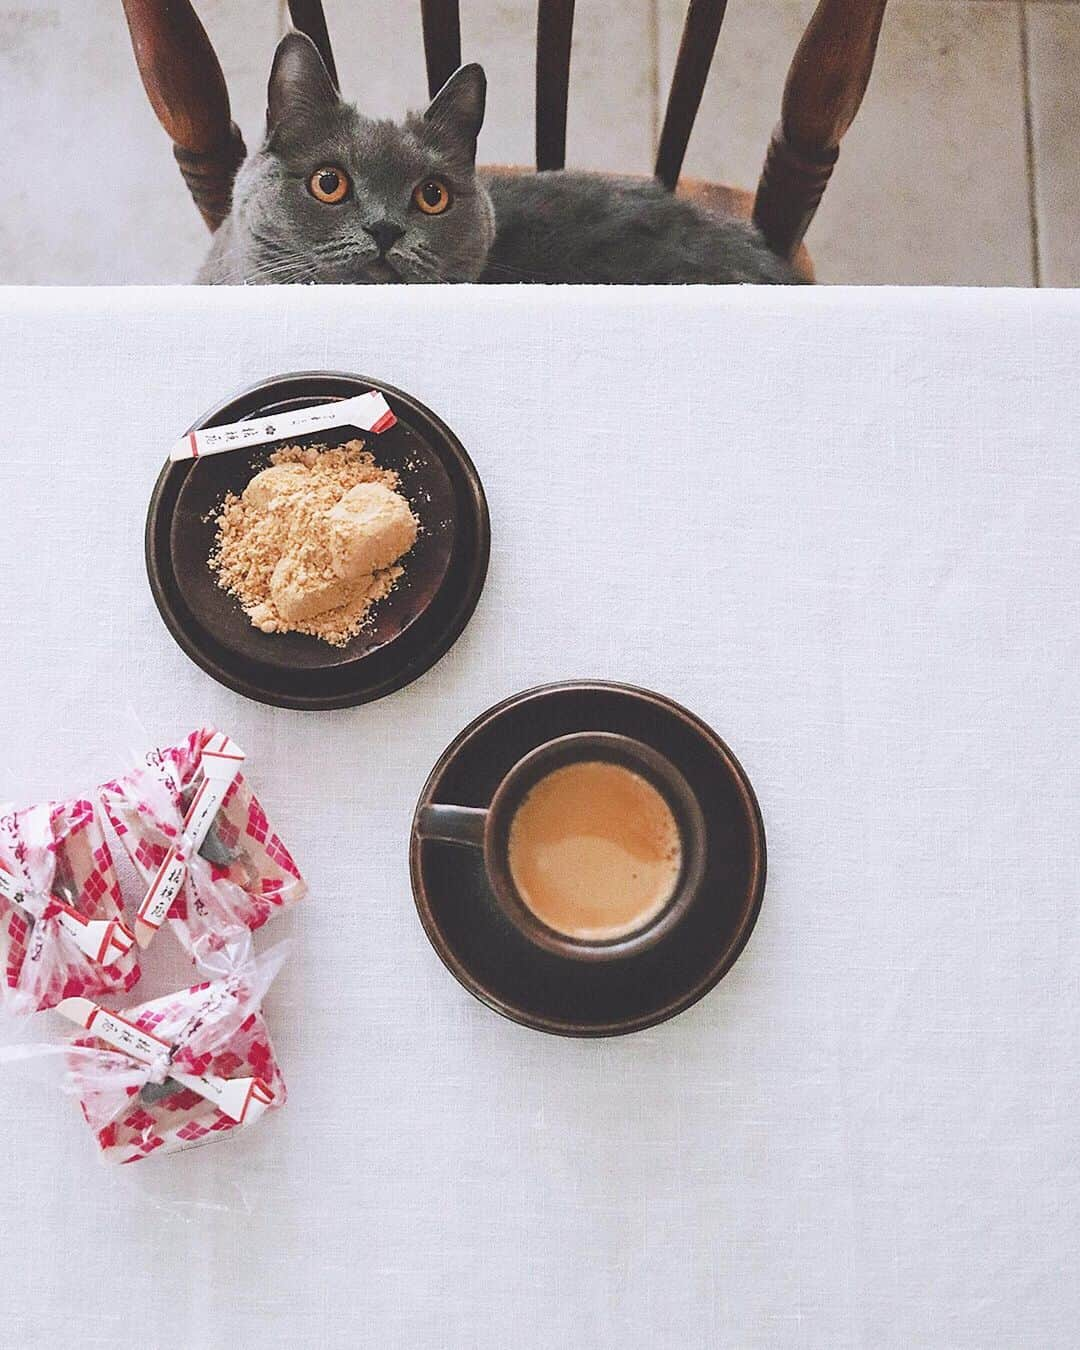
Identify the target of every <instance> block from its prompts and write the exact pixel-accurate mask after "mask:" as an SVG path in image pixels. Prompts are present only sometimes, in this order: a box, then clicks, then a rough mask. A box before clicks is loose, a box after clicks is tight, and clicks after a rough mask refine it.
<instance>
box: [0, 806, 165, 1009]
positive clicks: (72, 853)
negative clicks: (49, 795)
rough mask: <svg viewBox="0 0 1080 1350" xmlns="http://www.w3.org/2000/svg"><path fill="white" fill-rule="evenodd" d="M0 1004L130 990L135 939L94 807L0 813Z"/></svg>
mask: <svg viewBox="0 0 1080 1350" xmlns="http://www.w3.org/2000/svg"><path fill="white" fill-rule="evenodd" d="M0 962H2V981H0V1004H2V1005H3V1007H4V1008H5V1009H6V1010H8V1011H10V1012H14V1013H16V1014H23V1015H25V1014H28V1013H32V1012H38V1011H40V1010H42V1009H45V1008H52V1007H55V1006H56V1005H57V1004H58V1003H60V1002H61V1000H63V999H65V998H73V997H87V998H100V997H102V996H106V995H109V994H113V993H118V992H126V991H128V990H130V989H132V988H133V987H134V985H135V983H136V981H137V980H138V978H139V965H138V954H137V949H136V947H135V942H134V938H133V935H132V933H131V931H130V929H128V927H127V925H126V924H125V922H124V919H123V900H122V898H121V895H120V887H119V885H118V883H117V879H116V872H115V869H114V866H113V859H112V854H111V852H110V850H109V846H108V844H107V843H106V842H105V838H104V836H103V834H102V832H101V826H100V824H99V822H98V819H97V817H96V815H95V813H94V807H93V804H92V803H91V802H89V801H86V800H85V799H83V798H76V799H74V800H72V801H65V802H49V803H44V804H42V805H39V806H30V807H27V808H25V809H24V810H21V811H12V812H8V813H6V814H4V815H0Z"/></svg>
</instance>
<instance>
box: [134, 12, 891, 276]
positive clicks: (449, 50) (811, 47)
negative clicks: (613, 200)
mask: <svg viewBox="0 0 1080 1350" xmlns="http://www.w3.org/2000/svg"><path fill="white" fill-rule="evenodd" d="M603 2H604V3H612V2H613V0H603ZM388 3H390V0H388ZM885 3H886V0H819V3H818V7H817V9H816V10H815V12H814V15H813V17H812V18H811V20H810V24H809V27H808V28H807V30H806V32H805V33H804V34H803V37H802V41H801V42H800V43H799V46H798V50H797V51H796V53H795V57H794V59H793V61H792V63H791V69H790V70H789V72H788V77H787V82H786V84H785V86H784V94H783V99H782V102H781V110H780V122H779V125H778V126H777V129H776V131H775V132H774V134H773V137H772V141H771V142H770V144H769V148H768V151H767V153H766V156H765V165H764V168H763V169H762V172H761V179H760V181H759V182H758V186H757V192H756V193H750V192H747V191H744V190H742V189H740V188H734V187H728V186H726V185H724V184H720V183H707V182H700V181H690V180H684V181H683V182H681V183H680V181H679V180H680V172H681V169H682V162H683V157H684V155H685V153H686V147H687V144H688V142H689V140H690V133H691V131H692V129H693V126H694V120H695V118H696V116H697V112H698V108H699V106H700V103H701V96H702V93H703V91H704V88H705V80H706V78H707V76H708V73H709V68H710V66H711V65H712V59H713V53H714V52H715V50H716V44H717V41H718V39H719V36H720V28H721V25H722V23H723V20H724V11H725V9H726V7H727V0H689V8H688V10H687V15H686V22H685V24H684V27H683V33H682V41H681V44H680V46H679V55H678V59H677V61H676V63H675V75H674V78H673V80H672V85H671V91H670V93H669V96H668V102H667V111H666V114H665V117H664V125H663V130H662V132H661V135H660V148H659V151H658V153H657V157H656V168H655V174H656V177H657V178H658V179H659V181H660V182H661V183H663V184H664V186H665V187H667V188H668V189H670V190H671V191H676V190H677V191H679V192H680V193H685V194H686V195H688V196H691V197H693V198H695V199H696V200H698V201H699V202H700V203H701V204H702V205H703V206H706V207H711V208H715V209H717V210H720V211H724V212H727V213H729V214H734V215H738V216H743V217H748V218H752V219H753V220H754V222H755V223H756V224H757V226H758V227H759V228H760V230H761V232H762V234H763V235H764V236H765V239H766V240H767V241H768V244H769V246H770V247H771V248H772V249H773V250H774V251H775V252H776V253H778V254H780V255H782V256H783V257H786V258H792V259H793V260H794V261H795V264H796V266H798V267H801V268H802V269H803V270H804V271H805V272H806V273H807V275H810V276H812V269H811V265H810V260H809V257H808V256H807V253H806V249H805V247H804V245H803V242H802V241H803V236H804V235H805V234H806V230H807V227H808V226H809V224H810V222H811V220H813V218H814V213H815V211H816V210H817V208H818V204H819V203H820V201H821V197H822V194H823V193H824V191H825V187H826V184H827V183H828V181H829V177H830V175H831V174H832V171H833V166H834V165H835V163H836V160H837V156H838V155H839V151H840V141H841V139H842V137H843V136H844V133H845V132H846V131H847V129H848V127H849V126H850V125H851V123H852V121H853V120H854V117H855V114H856V113H857V112H858V110H859V105H860V103H861V102H862V98H863V94H864V93H865V92H866V86H867V82H868V81H869V79H870V72H871V69H872V68H873V64H874V54H875V52H876V50H877V41H878V34H879V33H880V31H881V21H882V18H883V16H884V12H885ZM123 5H124V11H125V13H126V15H127V21H128V28H129V30H130V32H131V39H132V45H133V47H134V49H135V59H136V61H137V63H138V67H139V73H140V75H141V76H142V81H143V85H144V86H145V88H146V92H147V94H148V95H149V98H150V102H151V104H152V105H153V108H154V111H155V112H156V113H157V116H158V120H159V121H160V122H161V125H162V126H163V127H164V128H165V130H166V132H167V133H168V134H169V136H170V138H171V140H172V142H173V151H174V154H175V155H176V159H177V162H178V163H179V165H180V171H181V173H182V174H183V175H184V178H185V180H186V182H187V185H188V187H189V188H190V190H191V195H192V196H193V197H194V199H195V202H196V204H197V206H198V208H199V210H200V211H201V212H202V216H203V219H204V220H205V221H206V223H207V225H208V226H209V228H210V229H211V230H215V229H217V227H218V226H219V225H220V224H221V222H222V221H223V220H224V219H225V217H226V215H227V214H228V211H229V201H230V197H231V193H232V182H233V177H234V176H235V174H236V170H237V168H238V167H239V165H240V163H241V162H242V160H243V158H244V154H245V151H244V142H243V139H242V138H241V135H240V132H239V130H238V129H237V127H236V125H235V123H234V122H233V121H232V118H231V115H230V110H229V94H228V90H227V89H226V87H225V79H224V76H223V75H222V72H221V66H220V64H219V63H218V59H217V57H216V56H215V54H214V50H213V48H212V47H211V45H210V41H209V39H208V38H207V36H206V32H205V30H204V29H203V26H202V24H201V23H200V22H199V19H198V17H197V15H196V13H195V10H194V9H193V8H192V5H191V3H190V0H123ZM420 11H421V21H422V26H423V37H424V56H425V60H426V64H427V77H428V88H429V90H430V92H431V95H432V96H434V95H435V94H436V93H437V92H438V90H439V89H440V88H441V87H442V85H443V84H444V83H445V81H446V80H447V79H448V78H449V76H450V75H451V74H453V72H454V71H455V70H456V69H457V68H458V66H459V65H461V25H460V18H459V15H460V5H459V0H420ZM289 13H290V16H291V18H292V22H293V24H294V26H295V27H296V28H298V29H300V30H301V31H302V32H304V33H307V34H308V36H309V37H310V38H311V39H312V40H313V41H314V43H315V45H316V46H317V47H318V48H319V51H320V52H321V53H322V56H323V60H324V61H325V62H326V67H327V69H328V70H329V72H330V75H331V77H332V78H333V80H334V82H335V83H337V70H336V67H335V65H334V57H333V53H332V51H331V48H330V37H329V33H328V31H327V26H326V19H325V16H324V13H323V7H322V3H321V0H289ZM573 27H574V0H538V11H537V30H536V167H537V168H538V169H560V168H562V167H563V165H564V164H565V162H566V106H567V95H568V91H569V85H570V51H571V37H572V34H573ZM511 172H524V170H511Z"/></svg>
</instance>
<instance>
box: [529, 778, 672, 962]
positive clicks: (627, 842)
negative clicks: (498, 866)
mask: <svg viewBox="0 0 1080 1350" xmlns="http://www.w3.org/2000/svg"><path fill="white" fill-rule="evenodd" d="M509 862H510V873H511V876H512V877H513V881H514V886H515V887H516V889H517V892H518V894H519V895H520V896H521V899H522V900H523V901H524V903H525V904H526V905H527V906H528V907H529V909H530V910H532V912H533V913H534V914H535V915H536V917H537V918H538V919H540V921H541V922H542V923H545V924H547V926H548V927H549V928H553V929H555V930H556V931H557V932H559V933H563V934H565V935H566V936H568V937H572V938H577V939H580V940H582V941H593V942H602V941H610V940H612V939H614V938H619V937H625V936H626V935H627V934H629V933H633V932H635V931H636V930H637V929H639V928H642V927H644V925H645V924H647V923H649V922H650V921H651V920H652V919H654V918H655V917H656V915H657V914H659V913H660V911H661V910H662V909H663V908H664V906H665V905H666V904H667V902H668V901H669V900H670V899H671V897H672V894H673V893H674V890H675V887H676V885H677V883H678V880H679V873H680V871H681V868H682V844H681V841H680V839H679V829H678V826H677V824H676V822H675V817H674V815H673V814H672V811H671V808H670V806H668V804H667V802H666V801H665V799H664V797H663V796H662V795H661V793H660V792H658V791H657V789H656V788H655V787H653V785H652V784H651V783H650V782H648V781H647V780H646V779H645V778H643V777H642V776H641V775H640V774H638V773H635V772H634V771H633V770H632V769H627V768H624V767H623V766H622V765H620V764H612V763H607V762H604V761H601V760H588V761H583V762H582V763H578V764H567V765H564V766H563V767H562V768H560V769H555V770H554V771H553V772H552V773H549V774H548V775H547V777H545V778H542V779H541V780H540V781H539V782H538V783H537V784H536V785H535V786H534V787H533V788H532V789H531V790H530V791H529V792H528V794H527V795H526V796H525V798H524V800H523V801H522V803H521V805H520V806H519V807H518V809H517V812H516V813H515V815H514V818H513V821H512V822H511V825H510V845H509Z"/></svg>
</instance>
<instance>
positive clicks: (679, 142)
mask: <svg viewBox="0 0 1080 1350" xmlns="http://www.w3.org/2000/svg"><path fill="white" fill-rule="evenodd" d="M726 10H727V0H690V7H689V8H688V9H687V11H686V22H685V23H684V24H683V31H682V41H681V42H680V43H679V55H678V57H677V58H676V61H675V74H674V76H673V78H672V81H671V92H670V93H669V94H668V101H667V110H666V112H665V113H664V126H663V130H662V131H661V132H660V147H659V149H658V150H657V152H656V176H657V178H659V180H660V181H661V183H663V185H664V186H665V187H666V188H668V189H669V190H673V189H674V187H675V185H676V183H678V181H679V174H680V173H681V172H682V164H683V158H684V156H685V155H686V147H687V145H688V144H689V142H690V133H691V131H693V129H694V121H695V119H696V117H697V112H698V108H699V107H700V106H701V96H702V94H703V93H704V92H705V81H706V80H707V79H708V76H709V69H710V67H711V66H712V60H713V54H714V52H715V51H716V42H717V39H718V38H719V36H720V27H721V25H722V24H723V22H724V13H725V11H726Z"/></svg>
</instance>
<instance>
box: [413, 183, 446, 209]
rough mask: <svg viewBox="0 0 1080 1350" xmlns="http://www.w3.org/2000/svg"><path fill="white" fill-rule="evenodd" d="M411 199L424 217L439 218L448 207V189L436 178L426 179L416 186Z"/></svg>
mask: <svg viewBox="0 0 1080 1350" xmlns="http://www.w3.org/2000/svg"><path fill="white" fill-rule="evenodd" d="M412 199H413V202H414V204H415V205H416V206H417V207H418V208H419V209H420V210H421V211H423V213H424V215H425V216H441V215H442V213H443V212H444V211H445V210H446V208H447V207H448V206H449V205H450V189H449V188H448V187H447V186H446V184H445V183H440V182H439V180H438V179H437V178H428V179H426V180H425V181H424V182H423V183H418V184H417V185H416V187H415V188H414V189H413V195H412Z"/></svg>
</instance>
